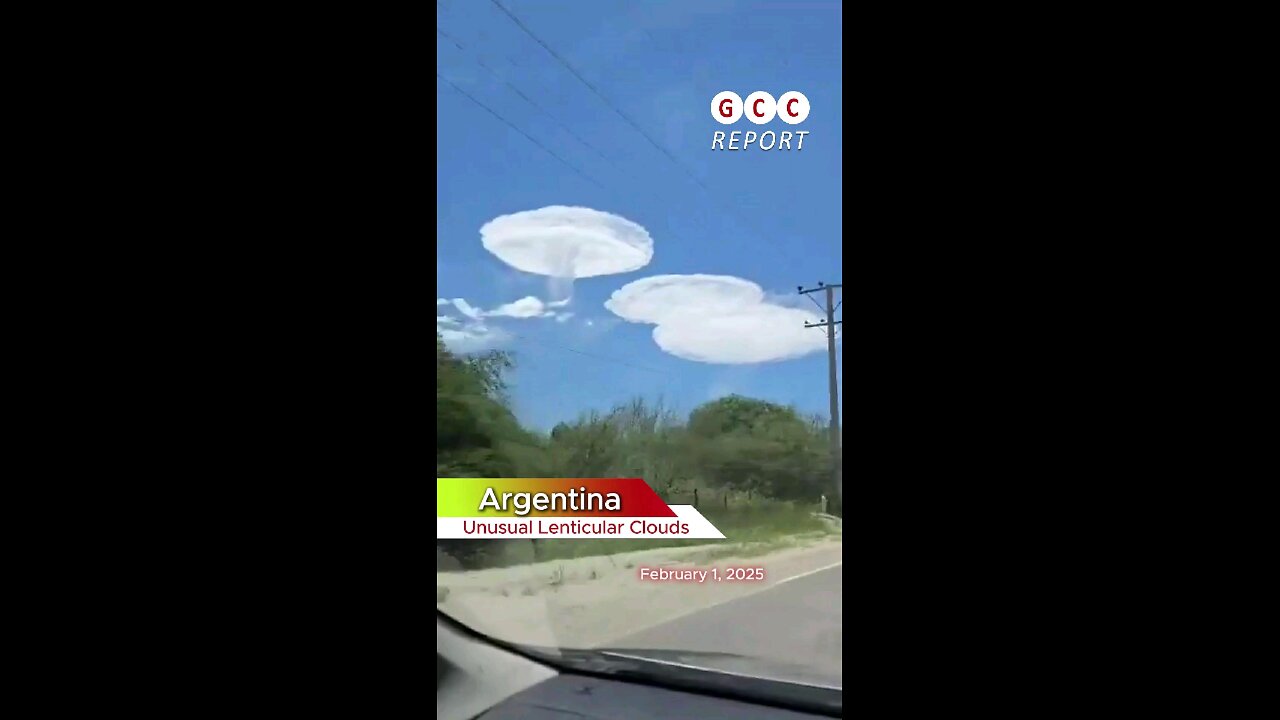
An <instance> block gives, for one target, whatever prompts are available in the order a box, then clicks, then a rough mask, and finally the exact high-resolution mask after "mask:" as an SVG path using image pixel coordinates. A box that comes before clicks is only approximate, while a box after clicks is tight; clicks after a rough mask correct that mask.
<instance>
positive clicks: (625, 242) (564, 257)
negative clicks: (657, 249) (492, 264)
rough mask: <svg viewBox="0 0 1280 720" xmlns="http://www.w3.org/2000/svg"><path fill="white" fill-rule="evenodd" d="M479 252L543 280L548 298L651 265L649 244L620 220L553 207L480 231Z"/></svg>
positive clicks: (496, 221) (499, 220) (502, 218)
mask: <svg viewBox="0 0 1280 720" xmlns="http://www.w3.org/2000/svg"><path fill="white" fill-rule="evenodd" d="M480 241H481V243H483V245H484V248H485V249H486V250H488V251H489V252H491V253H493V254H494V255H495V256H496V257H497V258H498V259H499V260H501V261H502V262H504V263H506V264H508V265H510V266H511V267H513V268H515V269H517V270H521V271H523V272H527V273H533V274H535V275H545V276H547V277H548V278H549V279H550V280H549V287H550V288H551V293H552V296H553V297H554V298H557V299H558V300H559V301H563V300H564V299H566V298H567V297H568V296H569V295H570V294H571V293H572V289H573V281H574V280H576V279H581V278H589V277H598V276H601V275H616V274H619V273H626V272H631V271H633V270H639V269H640V268H642V267H644V266H645V265H648V264H649V261H650V260H652V259H653V238H651V237H650V236H649V232H648V231H647V230H645V229H644V228H643V227H641V226H640V225H637V224H636V223H634V222H631V221H630V220H627V219H626V218H623V217H620V216H618V215H614V214H612V213H607V212H602V211H600V210H592V209H591V208H585V207H566V206H563V205H553V206H551V207H544V208H541V209H538V210H526V211H524V212H518V213H513V214H511V215H501V216H499V217H496V218H494V219H492V220H490V221H489V222H487V223H485V224H484V226H483V227H481V228H480Z"/></svg>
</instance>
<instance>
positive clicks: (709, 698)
mask: <svg viewBox="0 0 1280 720" xmlns="http://www.w3.org/2000/svg"><path fill="white" fill-rule="evenodd" d="M618 657H620V658H625V657H627V656H621V655H620V656H618ZM637 660H639V658H637ZM645 661H646V662H651V661H649V660H647V659H645ZM673 664H674V663H673ZM622 665H623V667H625V663H622ZM602 667H603V668H605V669H603V670H602V671H601V672H595V671H591V670H588V671H585V672H578V671H576V670H575V669H564V668H563V667H556V666H555V665H554V664H552V663H545V662H540V661H538V660H535V659H533V658H531V657H528V656H527V655H525V654H522V653H520V652H516V651H513V649H509V648H506V647H501V646H499V645H497V644H495V643H493V642H491V641H488V640H487V639H485V638H483V637H481V636H478V635H476V634H474V633H472V632H470V631H468V630H466V629H465V628H463V627H461V626H459V625H457V624H456V623H454V622H452V621H450V620H448V619H446V618H445V617H444V616H442V615H440V614H439V613H437V620H436V715H437V717H440V718H445V719H446V720H473V719H474V720H516V719H520V720H561V719H565V720H567V719H571V718H572V719H574V720H658V719H661V720H679V719H681V718H689V719H691V720H692V719H695V718H696V720H714V719H715V718H726V719H727V718H732V719H733V720H802V719H806V720H807V719H809V718H815V717H839V716H840V709H839V704H838V700H837V701H836V704H834V705H833V704H832V703H831V701H830V700H829V699H828V700H826V701H825V704H823V703H819V704H817V705H816V706H815V707H813V708H806V709H794V708H795V707H796V704H792V707H791V708H788V707H785V706H780V705H778V704H762V703H759V702H754V701H752V700H744V699H741V698H740V697H737V696H738V695H739V693H735V692H733V690H734V688H743V689H745V688H751V689H753V690H755V689H758V688H759V686H761V685H765V684H769V683H771V682H773V681H769V680H760V679H755V678H749V677H744V676H740V675H729V674H725V673H716V672H715V671H708V670H705V669H702V668H693V667H688V669H687V671H684V672H681V673H679V674H680V675H683V676H685V677H684V678H683V680H684V682H676V683H675V684H676V685H677V686H679V685H683V687H672V686H671V683H663V684H662V685H659V684H654V683H653V682H648V681H643V682H642V681H640V680H638V679H636V678H635V677H627V678H626V679H618V678H616V677H609V676H608V675H609V673H610V670H608V668H609V667H611V666H610V665H604V666H602ZM681 667H687V666H681ZM617 674H619V675H626V673H617ZM703 675H705V677H703ZM673 678H674V675H673ZM779 687H783V688H788V689H789V688H790V687H791V686H790V685H786V686H783V685H780V686H779ZM695 688H696V689H695ZM703 688H705V689H706V692H702V691H701V690H702V689H703ZM827 690H828V691H830V690H832V689H831V688H828V689H827ZM708 693H712V694H708ZM741 694H748V693H745V692H744V693H741ZM829 694H830V693H828V695H829Z"/></svg>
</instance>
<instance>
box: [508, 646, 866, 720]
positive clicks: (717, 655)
mask: <svg viewBox="0 0 1280 720" xmlns="http://www.w3.org/2000/svg"><path fill="white" fill-rule="evenodd" d="M523 649H524V650H526V651H528V652H530V653H531V654H533V655H536V656H538V658H539V659H541V660H542V661H543V662H546V663H547V664H549V665H553V666H556V667H559V668H561V669H563V670H568V671H570V672H575V673H581V674H586V675H596V676H600V677H605V678H612V679H618V680H630V681H639V682H644V683H645V684H652V685H661V686H663V687H668V688H671V689H677V690H689V691H694V692H698V693H703V694H708V695H717V696H720V697H725V698H729V699H733V700H743V701H746V702H753V703H764V704H769V705H775V706H778V707H784V708H789V709H796V710H804V711H806V712H816V713H822V714H831V715H836V716H839V714H840V711H841V708H842V707H843V697H844V693H843V690H842V689H841V688H840V687H836V686H833V685H830V684H824V683H822V682H821V681H814V680H812V679H806V677H805V676H806V675H807V673H804V672H803V669H797V668H793V667H789V666H786V665H782V664H780V663H776V662H771V661H768V660H764V659H761V658H754V657H750V656H745V655H738V654H735V653H726V652H712V651H701V650H672V649H666V648H663V649H648V648H646V649H633V648H607V649H594V650H568V649H564V648H537V647H527V646H526V647H524V648H523ZM779 669H783V671H782V672H778V670H779ZM796 670H800V672H796ZM791 675H799V677H797V678H796V679H790V678H789V677H788V676H791Z"/></svg>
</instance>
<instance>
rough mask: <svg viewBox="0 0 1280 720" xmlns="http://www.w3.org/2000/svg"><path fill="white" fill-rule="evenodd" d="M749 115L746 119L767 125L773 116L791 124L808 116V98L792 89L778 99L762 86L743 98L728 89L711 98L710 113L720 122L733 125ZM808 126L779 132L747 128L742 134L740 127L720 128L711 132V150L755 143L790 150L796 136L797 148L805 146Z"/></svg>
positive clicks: (747, 145) (734, 148)
mask: <svg viewBox="0 0 1280 720" xmlns="http://www.w3.org/2000/svg"><path fill="white" fill-rule="evenodd" d="M743 116H746V118H747V120H749V121H751V122H752V123H755V124H756V125H768V124H769V123H771V122H773V121H774V119H775V118H776V119H778V120H781V121H782V122H784V123H786V124H788V125H799V124H800V123H802V122H804V121H805V118H807V117H809V98H807V97H805V96H804V93H800V92H796V91H795V90H791V91H789V92H785V93H783V94H782V95H781V96H780V97H779V98H778V99H777V100H774V99H773V96H772V95H770V94H769V93H767V92H765V91H763V90H757V91H756V92H753V93H751V94H750V95H748V96H747V99H746V100H745V101H744V100H743V99H742V98H741V97H739V96H738V94H737V93H735V92H733V91H732V90H725V91H723V92H720V93H717V94H716V96H715V97H713V98H711V117H713V118H715V119H716V122H718V123H720V124H721V125H732V124H734V123H736V122H738V121H739V120H741V119H742V118H743ZM808 134H809V131H808V130H798V131H793V130H783V131H781V132H776V131H774V130H762V131H760V132H756V131H754V130H748V131H746V133H745V137H740V136H743V132H742V131H740V130H733V131H730V132H725V131H723V130H717V131H715V133H714V134H713V135H712V136H711V149H712V150H749V149H750V148H751V145H752V144H753V143H754V144H755V145H756V147H758V148H760V149H761V150H772V149H774V148H775V147H776V148H777V149H779V150H790V149H792V148H791V142H792V140H793V136H794V140H795V149H796V150H803V149H804V136H805V135H808ZM726 135H727V136H728V144H727V146H726V143H725V136H726ZM740 139H741V140H742V145H741V146H739V145H738V141H739V140H740Z"/></svg>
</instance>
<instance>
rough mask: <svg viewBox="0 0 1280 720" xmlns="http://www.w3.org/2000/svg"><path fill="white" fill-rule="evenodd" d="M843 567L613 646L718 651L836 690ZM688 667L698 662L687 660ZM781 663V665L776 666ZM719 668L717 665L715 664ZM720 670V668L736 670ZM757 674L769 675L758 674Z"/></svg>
mask: <svg viewBox="0 0 1280 720" xmlns="http://www.w3.org/2000/svg"><path fill="white" fill-rule="evenodd" d="M843 573H844V566H843V565H839V566H837V567H834V568H831V569H829V570H822V571H819V572H816V573H814V574H812V575H806V576H804V577H799V578H796V579H794V580H789V581H784V582H782V583H779V584H777V585H774V586H772V587H769V588H767V589H764V590H761V591H760V592H757V593H754V594H752V595H748V596H746V597H742V598H738V599H736V600H730V601H729V602H726V603H723V604H721V605H716V606H713V607H710V608H707V609H706V610H702V611H700V612H697V613H694V614H692V615H686V616H685V617H682V618H679V619H677V620H674V621H672V622H669V623H666V624H664V625H659V626H657V627H654V628H650V629H648V630H645V631H643V632H640V633H637V634H635V635H631V636H628V637H627V638H626V639H625V640H622V641H619V642H617V643H613V645H614V646H615V647H618V648H659V649H663V650H692V651H703V652H722V653H734V654H738V655H745V656H748V657H751V658H764V659H767V660H769V661H771V662H776V663H779V665H780V666H779V667H777V668H774V669H775V670H777V672H776V673H772V674H775V675H786V677H784V678H781V679H793V680H800V681H808V682H815V683H818V684H826V685H834V686H836V687H840V686H841V673H842V665H843V664H842V658H841V654H842V653H841V647H842V644H843V634H844V622H843V617H844V616H843V605H844V602H843V600H844V593H843V587H844V575H843ZM686 662H688V663H689V664H700V663H698V662H695V661H693V660H688V661H686ZM781 665H786V666H787V667H781ZM716 666H717V667H719V665H716ZM740 667H741V665H739V666H737V667H729V666H725V667H724V668H723V669H726V670H738V669H739V668H740ZM761 668H762V672H761V673H760V674H771V673H766V672H763V665H762V666H761Z"/></svg>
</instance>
